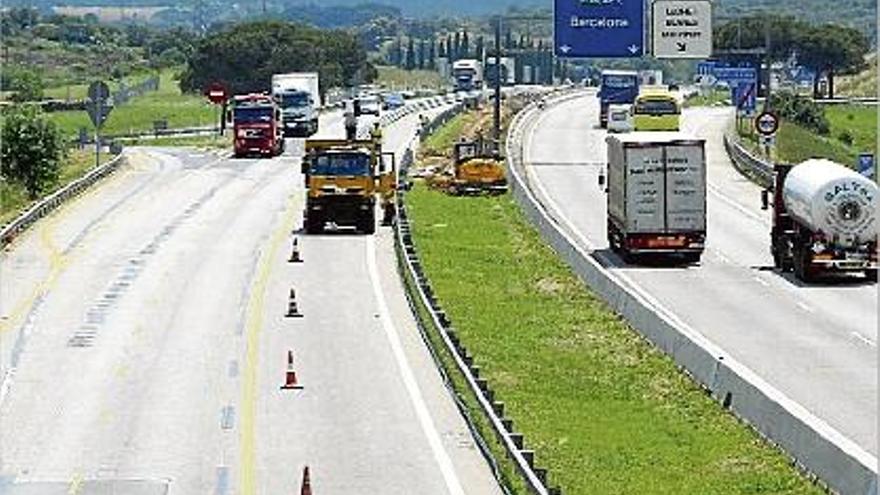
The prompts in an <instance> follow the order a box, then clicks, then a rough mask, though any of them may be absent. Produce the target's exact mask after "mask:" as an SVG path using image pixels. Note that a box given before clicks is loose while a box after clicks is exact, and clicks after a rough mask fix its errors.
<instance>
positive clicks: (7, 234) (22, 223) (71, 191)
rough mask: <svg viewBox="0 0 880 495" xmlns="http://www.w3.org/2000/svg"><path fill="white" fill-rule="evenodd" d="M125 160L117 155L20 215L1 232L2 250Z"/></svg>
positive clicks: (0, 242)
mask: <svg viewBox="0 0 880 495" xmlns="http://www.w3.org/2000/svg"><path fill="white" fill-rule="evenodd" d="M125 160H126V158H125V155H122V154H120V155H117V156H116V157H115V158H113V159H112V160H110V161H109V162H107V163H105V164H103V165H100V166H98V167H95V168H93V169H92V170H91V171H90V172H89V173H87V174H86V175H85V176H83V177H80V178H79V179H77V180H75V181H73V182H71V183H70V184H68V185H67V186H65V187H63V188H62V189H60V190H58V191H55V192H54V193H52V194H50V195H49V196H47V197H46V198H43V199H42V200H40V201H38V202H37V203H36V204H34V205H33V206H31V207H30V208H29V209H28V210H27V211H26V212H24V213H23V214H21V215H19V216H18V218H16V219H15V220H13V221H12V222H10V223H9V224H7V225H5V226H4V227H3V230H0V248H2V247H5V246H6V245H7V244H9V243H10V242H12V240H13V239H15V237H16V236H18V235H19V234H20V233H21V232H23V231H24V230H25V229H27V228H28V227H30V226H31V225H32V224H33V223H34V222H36V221H37V220H39V219H41V218H43V217H44V216H46V215H48V214H49V213H51V212H52V211H54V210H55V209H56V208H58V206H60V205H61V204H62V203H64V202H65V201H67V200H68V199H70V198H72V197H74V196H76V195H77V194H79V193H81V192H82V191H84V190H86V189H88V188H89V187H91V186H92V185H93V184H94V183H96V182H98V181H99V180H101V179H103V178H104V177H107V176H108V175H110V174H111V173H113V172H114V171H116V169H118V168H119V167H120V166H121V165H122V164H123V163H124V162H125Z"/></svg>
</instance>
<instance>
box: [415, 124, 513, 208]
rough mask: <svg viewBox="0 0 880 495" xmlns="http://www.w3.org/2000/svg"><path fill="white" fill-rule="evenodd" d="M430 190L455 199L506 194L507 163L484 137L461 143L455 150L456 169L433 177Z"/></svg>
mask: <svg viewBox="0 0 880 495" xmlns="http://www.w3.org/2000/svg"><path fill="white" fill-rule="evenodd" d="M430 186H431V187H433V188H435V189H440V190H443V191H446V192H447V193H449V194H452V195H455V196H461V195H476V194H484V193H485V194H504V193H505V192H507V189H508V185H507V176H506V174H505V170H504V160H503V159H502V158H501V156H499V154H498V153H497V152H495V151H494V147H493V146H488V145H487V143H486V142H485V141H484V140H483V139H482V138H481V137H477V139H475V140H473V141H466V140H462V141H459V142H457V143H455V145H454V147H453V162H452V168H450V169H447V170H446V171H444V172H441V173H439V174H437V175H435V176H433V177H432V178H431V181H430Z"/></svg>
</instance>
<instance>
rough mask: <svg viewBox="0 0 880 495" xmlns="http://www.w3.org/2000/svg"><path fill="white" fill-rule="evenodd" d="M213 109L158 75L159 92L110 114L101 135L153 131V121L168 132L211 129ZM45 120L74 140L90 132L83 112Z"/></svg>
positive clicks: (171, 76) (164, 74)
mask: <svg viewBox="0 0 880 495" xmlns="http://www.w3.org/2000/svg"><path fill="white" fill-rule="evenodd" d="M216 111H217V110H216V108H215V107H214V106H213V105H211V104H209V103H208V101H207V100H206V99H205V98H204V97H203V96H201V95H193V94H182V93H181V92H180V88H179V86H178V84H177V80H175V75H174V71H171V70H166V71H163V72H162V74H161V82H160V84H159V91H156V92H152V93H147V94H145V95H143V96H140V97H138V98H134V99H132V100H131V101H130V102H129V103H128V104H126V105H123V106H121V107H119V108H116V109H114V110H113V112H112V113H111V114H110V116H109V117H108V118H107V122H105V123H104V128H103V132H104V133H105V134H126V133H131V132H138V131H149V130H152V129H153V122H154V121H156V120H167V121H168V127H169V128H175V127H192V126H205V125H211V124H213V123H214V122H215V119H216V117H215V115H216V114H215V112H216ZM48 115H49V117H50V118H51V119H52V121H54V122H55V123H56V124H58V126H59V127H60V128H61V131H62V132H63V133H64V135H65V136H68V137H76V136H77V135H78V134H79V129H80V128H81V127H85V128H87V129H88V130H89V132H90V133H91V132H94V128H93V127H92V122H91V120H89V116H88V114H87V113H86V112H84V111H83V112H54V113H51V114H48Z"/></svg>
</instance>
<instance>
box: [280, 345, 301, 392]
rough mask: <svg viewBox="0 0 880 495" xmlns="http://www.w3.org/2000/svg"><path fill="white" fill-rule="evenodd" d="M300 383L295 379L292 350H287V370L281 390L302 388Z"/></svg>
mask: <svg viewBox="0 0 880 495" xmlns="http://www.w3.org/2000/svg"><path fill="white" fill-rule="evenodd" d="M303 388H305V387H303V386H302V385H300V384H299V382H298V381H297V379H296V371H294V370H293V351H287V372H286V373H285V374H284V385H282V386H281V390H302V389H303Z"/></svg>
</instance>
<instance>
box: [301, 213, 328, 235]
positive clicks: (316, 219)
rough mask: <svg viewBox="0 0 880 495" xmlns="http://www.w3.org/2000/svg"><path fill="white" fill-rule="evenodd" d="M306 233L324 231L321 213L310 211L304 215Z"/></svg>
mask: <svg viewBox="0 0 880 495" xmlns="http://www.w3.org/2000/svg"><path fill="white" fill-rule="evenodd" d="M305 223H306V234H309V235H317V234H321V233H323V232H324V218H323V217H322V216H321V215H318V214H316V213H312V214H311V215H307V216H306V222H305Z"/></svg>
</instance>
